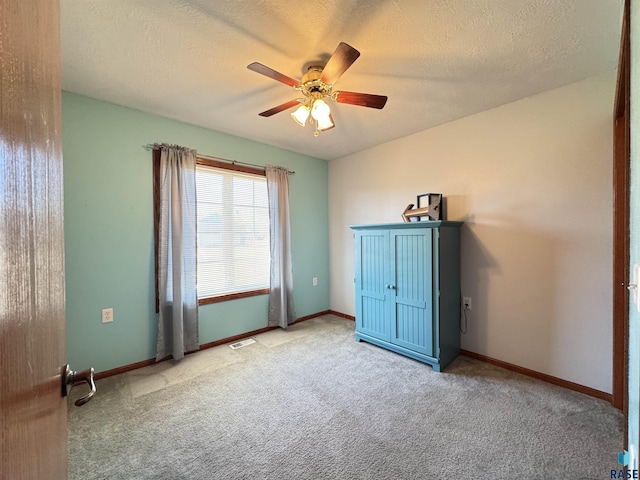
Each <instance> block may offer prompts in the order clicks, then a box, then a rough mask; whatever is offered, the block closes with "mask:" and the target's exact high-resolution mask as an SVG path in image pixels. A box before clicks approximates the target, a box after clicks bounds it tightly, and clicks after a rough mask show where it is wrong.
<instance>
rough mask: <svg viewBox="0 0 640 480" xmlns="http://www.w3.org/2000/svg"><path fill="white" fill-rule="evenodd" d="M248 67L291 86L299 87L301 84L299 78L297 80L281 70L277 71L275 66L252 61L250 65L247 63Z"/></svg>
mask: <svg viewBox="0 0 640 480" xmlns="http://www.w3.org/2000/svg"><path fill="white" fill-rule="evenodd" d="M247 68H248V69H249V70H253V71H254V72H257V73H261V74H262V75H264V76H266V77H269V78H273V79H274V80H277V81H278V82H282V83H284V84H285V85H289V86H290V87H293V88H298V87H299V86H300V82H299V81H298V80H295V79H293V78H291V77H287V76H286V75H284V74H282V73H280V72H276V71H275V70H274V69H273V68H269V67H267V66H266V65H263V64H261V63H258V62H253V63H250V64H249V65H247Z"/></svg>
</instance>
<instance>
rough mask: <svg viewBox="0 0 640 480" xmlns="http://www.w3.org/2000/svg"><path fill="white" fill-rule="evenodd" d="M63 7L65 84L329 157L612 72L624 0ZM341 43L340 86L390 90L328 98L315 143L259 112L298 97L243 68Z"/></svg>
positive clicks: (295, 71)
mask: <svg viewBox="0 0 640 480" xmlns="http://www.w3.org/2000/svg"><path fill="white" fill-rule="evenodd" d="M61 14H62V39H61V40H62V75H63V88H64V89H65V90H67V91H70V92H75V93H79V94H82V95H87V96H90V97H93V98H97V99H101V100H106V101H108V102H112V103H115V104H119V105H124V106H127V107H131V108H135V109H139V110H143V111H145V112H150V113H155V114H158V115H162V116H166V117H170V118H174V119H178V120H181V121H184V122H187V123H192V124H195V125H201V126H203V127H207V128H211V129H214V130H219V131H222V132H227V133H230V134H234V135H238V136H241V137H245V138H250V139H252V140H256V141H259V142H263V143H266V144H270V145H274V146H277V147H280V148H284V149H287V150H292V151H295V152H300V153H304V154H307V155H311V156H315V157H319V158H324V159H333V158H338V157H341V156H343V155H346V154H349V153H352V152H356V151H360V150H363V149H366V148H369V147H372V146H375V145H378V144H380V143H384V142H386V141H389V140H392V139H395V138H399V137H403V136H405V135H409V134H411V133H414V132H418V131H421V130H425V129H428V128H431V127H434V126H436V125H440V124H443V123H446V122H449V121H452V120H455V119H458V118H462V117H464V116H467V115H471V114H474V113H477V112H480V111H483V110H487V109H490V108H492V107H496V106H498V105H502V104H505V103H509V102H512V101H514V100H517V99H520V98H523V97H527V96H530V95H534V94H536V93H539V92H542V91H544V90H548V89H551V88H555V87H558V86H561V85H564V84H567V83H570V82H574V81H577V80H581V79H583V78H586V77H589V76H592V75H597V74H600V73H603V72H606V71H611V70H613V69H615V68H616V66H617V60H618V47H619V41H620V30H621V18H622V0H535V1H527V0H405V1H400V0H398V1H393V0H386V1H372V0H369V1H363V0H324V1H322V2H317V1H306V0H301V1H298V2H292V1H290V0H262V1H260V0H253V1H238V0H209V1H207V0H61ZM341 41H344V42H346V43H348V44H350V45H352V46H353V47H355V48H356V49H358V50H359V51H360V52H361V56H360V58H359V59H358V60H357V61H356V62H355V63H354V64H353V65H352V66H351V68H350V69H349V70H347V72H346V73H345V74H344V75H343V76H342V78H341V79H340V80H339V81H338V82H337V85H336V89H337V90H350V91H356V92H365V93H374V94H380V95H387V96H388V97H389V100H388V102H387V105H386V106H385V108H384V109H383V110H375V109H370V108H364V107H358V106H353V105H345V104H333V103H332V104H331V106H332V113H333V117H334V119H335V122H336V128H334V129H332V130H330V131H327V132H324V133H321V134H320V136H319V137H318V138H315V137H314V136H313V129H312V128H311V127H309V126H307V127H306V128H302V127H300V126H298V125H296V124H295V123H294V122H293V120H292V119H291V117H290V116H289V113H290V111H286V112H282V113H279V114H277V115H275V116H273V117H270V118H263V117H259V116H258V113H259V112H261V111H263V110H267V109H269V108H271V107H273V106H276V105H279V104H281V103H284V102H286V101H288V100H291V99H294V98H296V97H299V94H298V92H296V91H295V90H294V89H292V88H290V87H287V86H286V85H284V84H281V83H278V82H276V81H274V80H271V79H269V78H267V77H264V76H262V75H259V74H257V73H255V72H252V71H250V70H247V68H246V66H247V65H248V64H249V63H251V62H254V61H257V62H260V63H263V64H265V65H267V66H269V67H271V68H273V69H275V70H278V71H279V72H282V73H284V74H285V75H288V76H290V77H293V78H297V79H299V78H300V77H301V76H302V74H303V73H304V72H305V71H306V67H307V66H308V65H310V64H313V63H318V61H326V59H327V58H328V57H329V56H330V54H331V53H332V52H333V51H334V49H335V48H336V46H337V45H338V43H339V42H341ZM585 100H586V101H588V99H585ZM612 108H613V107H612ZM162 140H164V139H156V138H150V139H149V142H153V141H162ZM203 153H209V154H212V155H215V154H216V152H203Z"/></svg>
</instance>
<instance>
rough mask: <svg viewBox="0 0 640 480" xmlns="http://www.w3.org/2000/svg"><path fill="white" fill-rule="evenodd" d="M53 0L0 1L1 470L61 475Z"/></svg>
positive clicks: (9, 475) (60, 261)
mask: <svg viewBox="0 0 640 480" xmlns="http://www.w3.org/2000/svg"><path fill="white" fill-rule="evenodd" d="M59 21H60V18H59V5H58V1H57V0H2V1H1V2H0V368H1V371H2V375H1V377H0V378H1V380H2V386H0V421H1V424H0V431H1V432H2V434H1V436H0V438H1V439H2V440H1V442H2V443H1V445H0V452H1V453H0V478H6V479H11V480H19V479H45V478H46V479H56V480H58V479H66V478H67V410H66V401H65V399H63V398H62V397H61V393H60V392H61V378H60V377H61V369H62V367H63V365H64V364H65V319H64V309H65V304H64V246H63V210H62V205H63V204H62V144H61V90H60V88H61V86H60V66H59V63H60V48H59Z"/></svg>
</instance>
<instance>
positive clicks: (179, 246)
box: [156, 145, 199, 360]
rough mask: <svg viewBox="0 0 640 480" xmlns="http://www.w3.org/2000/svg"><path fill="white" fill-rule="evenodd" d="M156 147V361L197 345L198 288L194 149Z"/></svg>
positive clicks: (179, 354) (173, 146) (175, 357)
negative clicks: (158, 182)
mask: <svg viewBox="0 0 640 480" xmlns="http://www.w3.org/2000/svg"><path fill="white" fill-rule="evenodd" d="M158 148H160V165H159V167H160V170H159V174H160V179H159V181H160V218H159V225H158V235H159V238H158V296H159V299H158V300H159V320H158V345H157V354H156V360H161V359H162V358H164V357H166V356H167V355H172V356H173V358H174V359H175V360H180V359H182V358H183V357H184V354H185V352H189V351H193V350H197V349H198V348H199V335H198V295H197V292H196V265H197V257H196V151H195V150H191V149H188V148H184V147H178V146H175V145H161V146H159V147H158Z"/></svg>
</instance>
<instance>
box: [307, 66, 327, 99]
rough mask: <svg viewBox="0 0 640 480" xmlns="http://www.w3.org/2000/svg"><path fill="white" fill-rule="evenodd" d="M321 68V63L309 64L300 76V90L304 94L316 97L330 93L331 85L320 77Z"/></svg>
mask: <svg viewBox="0 0 640 480" xmlns="http://www.w3.org/2000/svg"><path fill="white" fill-rule="evenodd" d="M323 69H324V67H323V66H322V65H311V66H310V67H309V68H308V69H307V73H305V74H304V75H303V76H302V80H301V82H300V83H301V85H300V90H301V91H302V93H304V94H305V96H307V97H311V98H313V99H318V98H323V97H325V96H330V95H331V85H327V84H326V83H324V82H323V81H322V80H321V79H320V77H321V76H322V70H323Z"/></svg>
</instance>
